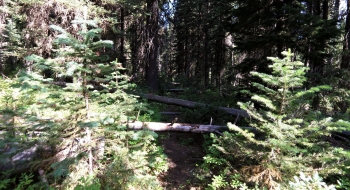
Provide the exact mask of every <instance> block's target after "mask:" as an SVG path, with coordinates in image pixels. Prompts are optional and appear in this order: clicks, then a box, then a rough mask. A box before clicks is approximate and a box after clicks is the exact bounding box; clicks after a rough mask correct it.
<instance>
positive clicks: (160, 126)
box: [127, 121, 229, 135]
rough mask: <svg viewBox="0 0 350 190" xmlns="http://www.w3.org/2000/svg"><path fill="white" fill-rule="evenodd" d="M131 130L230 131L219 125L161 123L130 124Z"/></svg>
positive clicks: (137, 122)
mask: <svg viewBox="0 0 350 190" xmlns="http://www.w3.org/2000/svg"><path fill="white" fill-rule="evenodd" d="M127 127H128V129H129V130H142V129H148V130H151V131H178V132H190V133H218V134H220V135H222V133H221V131H227V130H229V129H228V127H226V126H219V125H201V124H187V123H161V122H139V121H136V122H129V123H128V124H127Z"/></svg>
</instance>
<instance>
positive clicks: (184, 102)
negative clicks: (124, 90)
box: [138, 94, 249, 117]
mask: <svg viewBox="0 0 350 190" xmlns="http://www.w3.org/2000/svg"><path fill="white" fill-rule="evenodd" d="M138 95H139V96H141V97H143V98H146V99H148V100H149V101H154V102H159V103H164V104H169V105H176V106H182V107H188V108H195V107H196V106H208V105H207V104H203V103H198V102H192V101H188V100H182V99H176V98H168V97H164V96H158V95H153V94H138ZM216 108H218V109H219V110H222V111H224V112H225V113H228V114H231V115H237V116H238V115H239V116H242V117H248V116H249V115H248V113H247V112H246V111H244V110H239V109H234V108H226V107H216Z"/></svg>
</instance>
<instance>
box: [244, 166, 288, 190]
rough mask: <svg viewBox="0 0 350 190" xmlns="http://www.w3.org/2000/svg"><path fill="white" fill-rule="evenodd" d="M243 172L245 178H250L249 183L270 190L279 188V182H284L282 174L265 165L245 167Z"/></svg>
mask: <svg viewBox="0 0 350 190" xmlns="http://www.w3.org/2000/svg"><path fill="white" fill-rule="evenodd" d="M241 172H242V173H243V174H244V176H250V177H248V179H247V181H249V182H253V183H257V184H259V185H263V186H266V187H269V188H270V189H275V188H276V187H278V181H281V180H282V177H281V173H280V172H279V171H278V170H275V169H274V168H269V167H266V166H263V165H254V166H245V167H243V168H242V169H241Z"/></svg>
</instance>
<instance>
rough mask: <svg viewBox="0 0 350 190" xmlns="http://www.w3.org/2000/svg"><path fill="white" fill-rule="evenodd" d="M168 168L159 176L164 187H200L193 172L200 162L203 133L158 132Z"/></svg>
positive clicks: (202, 153) (193, 188) (175, 188)
mask: <svg viewBox="0 0 350 190" xmlns="http://www.w3.org/2000/svg"><path fill="white" fill-rule="evenodd" d="M158 134H159V144H160V145H161V146H162V147H163V148H164V153H165V154H166V155H167V157H168V158H167V160H168V164H169V169H168V171H167V172H165V173H164V174H162V175H161V176H159V179H160V180H161V182H162V186H163V187H164V189H174V190H177V189H191V190H195V189H202V188H201V187H200V181H199V180H198V179H197V178H196V176H195V173H196V171H197V170H198V167H197V165H199V164H201V163H202V160H203V159H202V158H203V156H204V152H203V146H202V145H203V141H204V139H203V134H196V133H182V132H171V133H170V132H158Z"/></svg>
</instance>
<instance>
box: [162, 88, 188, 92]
mask: <svg viewBox="0 0 350 190" xmlns="http://www.w3.org/2000/svg"><path fill="white" fill-rule="evenodd" d="M165 91H166V92H184V91H185V90H184V89H181V88H170V89H165Z"/></svg>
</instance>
